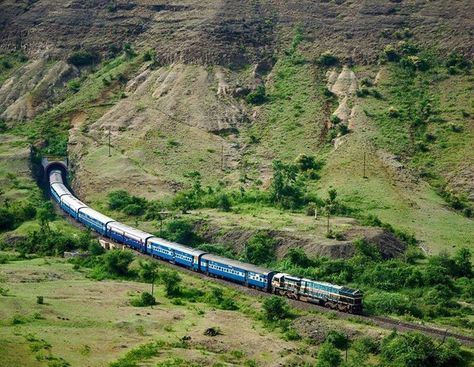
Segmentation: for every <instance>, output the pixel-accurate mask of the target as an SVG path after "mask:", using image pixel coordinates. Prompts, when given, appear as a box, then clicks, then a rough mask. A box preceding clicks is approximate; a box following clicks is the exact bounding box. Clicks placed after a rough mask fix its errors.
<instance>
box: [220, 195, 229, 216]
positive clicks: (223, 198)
mask: <svg viewBox="0 0 474 367" xmlns="http://www.w3.org/2000/svg"><path fill="white" fill-rule="evenodd" d="M218 205H219V208H220V209H222V210H223V211H225V212H230V211H231V210H232V203H231V202H230V199H229V196H228V195H227V194H226V193H222V194H221V195H220V196H219V203H218Z"/></svg>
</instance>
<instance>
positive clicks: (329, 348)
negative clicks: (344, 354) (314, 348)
mask: <svg viewBox="0 0 474 367" xmlns="http://www.w3.org/2000/svg"><path fill="white" fill-rule="evenodd" d="M341 362H342V358H341V353H340V352H339V351H338V350H337V348H336V347H335V346H334V345H332V344H331V343H329V342H326V343H324V344H323V345H321V348H320V349H319V352H318V361H317V362H316V367H338V366H339V365H340V364H341Z"/></svg>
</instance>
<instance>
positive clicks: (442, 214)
mask: <svg viewBox="0 0 474 367" xmlns="http://www.w3.org/2000/svg"><path fill="white" fill-rule="evenodd" d="M388 68H389V71H388V72H387V73H386V75H387V78H384V79H382V80H381V82H380V83H379V85H378V86H377V89H378V90H379V91H380V92H381V93H382V95H383V97H384V98H383V99H376V98H373V97H366V98H364V99H361V98H359V99H358V100H357V102H356V103H358V104H360V106H361V108H362V109H363V110H365V111H366V113H367V118H364V117H362V118H361V119H360V120H359V121H356V127H355V129H354V132H352V133H351V134H350V135H349V136H348V137H347V139H346V142H345V143H344V144H343V145H342V146H341V147H339V148H338V149H337V150H335V151H332V152H331V153H329V155H328V156H327V165H326V166H325V167H324V169H323V173H322V180H321V192H324V191H325V190H326V189H327V188H328V187H329V186H333V187H335V188H337V189H338V191H339V192H340V194H341V195H342V198H343V199H344V201H346V202H347V203H348V204H349V205H351V206H352V207H356V208H358V209H360V210H362V211H363V212H367V213H372V214H375V215H377V216H379V217H380V219H381V220H382V221H385V222H388V223H391V224H393V225H394V226H395V227H399V228H401V229H404V230H407V231H409V232H412V233H415V235H416V236H417V238H418V239H420V240H421V241H423V242H424V246H425V247H427V248H429V249H430V250H432V251H433V252H435V253H437V252H439V251H441V250H448V251H452V250H453V249H454V248H455V247H456V246H458V247H459V246H474V226H473V225H472V220H471V219H468V218H466V217H464V216H463V215H462V214H460V213H459V212H456V211H454V210H452V209H450V208H449V207H448V205H447V203H446V202H445V201H444V199H442V198H441V197H440V196H439V195H438V194H436V192H435V190H434V189H433V188H432V187H431V186H429V185H428V184H426V183H425V182H423V181H419V180H417V179H416V178H415V176H413V175H411V173H410V172H408V171H407V170H403V172H398V171H397V170H396V169H394V168H393V167H392V163H393V162H392V163H390V162H389V163H387V162H384V161H383V160H382V159H381V158H380V156H378V155H377V153H376V152H377V150H378V149H383V150H386V151H392V152H394V153H396V154H399V155H402V157H403V154H407V153H408V152H410V151H411V150H412V149H413V144H412V141H411V140H410V135H409V134H408V125H400V124H398V125H397V123H396V122H395V121H393V119H390V118H388V117H387V111H388V109H389V107H391V106H394V105H395V106H399V104H400V103H402V102H403V103H406V104H409V103H418V102H417V101H418V100H419V99H418V97H419V95H420V94H422V93H421V92H420V90H419V89H418V88H414V89H415V90H414V91H413V92H412V93H413V95H412V96H411V98H407V96H406V95H403V94H402V93H400V88H399V81H397V79H398V78H399V76H398V75H397V72H398V71H399V70H395V69H393V68H394V67H393V66H389V67H388ZM465 78H466V77H465ZM461 85H462V84H461ZM447 86H450V88H453V89H455V90H456V89H458V93H459V94H461V98H466V96H465V93H466V91H465V90H464V89H462V88H459V87H460V84H459V77H452V78H449V79H447V80H445V81H442V82H441V83H439V84H435V85H434V86H433V87H432V89H433V91H432V92H430V90H428V89H427V90H425V91H423V93H425V94H426V95H430V97H431V99H432V100H436V99H438V98H439V99H441V96H442V95H443V93H444V91H445V90H446V88H447ZM459 89H461V90H459ZM430 93H431V94H430ZM401 99H403V101H401ZM439 103H440V104H439V105H438V108H439V109H441V111H443V112H442V114H444V115H446V114H449V112H447V111H448V110H449V109H448V108H447V106H446V105H444V104H442V101H441V102H439ZM461 106H463V105H461ZM398 108H399V107H398ZM458 108H462V107H458ZM452 114H457V112H456V111H453V112H452ZM459 115H460V113H459ZM448 116H449V115H448ZM448 121H449V120H448ZM406 123H407V124H408V122H406ZM433 128H434V129H436V130H437V134H438V136H439V139H438V141H437V143H435V144H432V148H431V150H430V151H429V152H424V153H420V152H417V153H415V155H414V158H413V159H412V160H410V161H409V163H408V167H410V168H412V169H416V170H419V169H420V168H421V167H423V166H424V164H425V163H426V160H430V161H431V162H432V165H431V166H432V168H429V167H427V168H428V169H431V170H432V171H433V172H434V173H437V174H438V175H439V176H440V175H441V173H443V170H446V168H447V166H451V167H450V170H451V169H452V165H455V164H456V165H459V164H462V162H463V161H465V160H466V159H469V160H470V159H472V158H473V157H472V151H469V141H472V139H470V138H469V133H468V132H466V135H465V136H459V134H457V135H454V134H456V133H450V132H449V131H448V130H447V129H446V128H444V129H443V128H442V127H439V126H435V127H433V126H432V124H430V125H429V129H433ZM422 134H424V132H422V133H420V135H422ZM415 139H420V137H415ZM442 143H444V144H442ZM442 146H444V147H445V148H442ZM364 153H366V157H367V176H368V178H367V179H364V178H363V177H362V176H363V159H364ZM438 157H443V158H442V159H440V160H438V159H437V158H438ZM425 167H426V166H425ZM425 167H423V168H425Z"/></svg>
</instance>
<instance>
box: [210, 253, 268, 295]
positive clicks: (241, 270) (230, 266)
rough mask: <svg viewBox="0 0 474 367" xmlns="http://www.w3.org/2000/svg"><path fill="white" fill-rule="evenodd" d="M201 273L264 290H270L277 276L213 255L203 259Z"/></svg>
mask: <svg viewBox="0 0 474 367" xmlns="http://www.w3.org/2000/svg"><path fill="white" fill-rule="evenodd" d="M201 271H203V272H205V273H208V274H211V275H214V276H218V277H221V278H224V279H229V280H231V281H234V282H238V283H241V284H245V285H247V286H250V287H255V288H259V289H264V290H269V289H270V285H271V278H272V276H273V274H275V272H274V271H270V270H268V269H265V268H261V267H258V266H255V265H251V264H246V263H243V262H240V261H237V260H231V259H226V258H225V257H221V256H216V255H211V254H205V255H203V256H202V257H201Z"/></svg>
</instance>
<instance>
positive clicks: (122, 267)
mask: <svg viewBox="0 0 474 367" xmlns="http://www.w3.org/2000/svg"><path fill="white" fill-rule="evenodd" d="M134 258H135V256H134V255H133V253H132V252H131V251H128V250H111V251H109V252H107V253H106V254H105V255H104V265H105V269H106V270H107V272H109V273H110V274H113V275H118V276H124V275H128V273H129V269H128V266H129V265H130V264H131V263H132V261H133V259H134Z"/></svg>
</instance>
